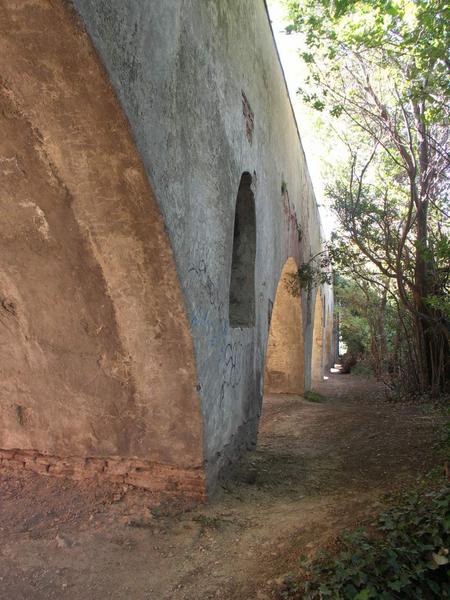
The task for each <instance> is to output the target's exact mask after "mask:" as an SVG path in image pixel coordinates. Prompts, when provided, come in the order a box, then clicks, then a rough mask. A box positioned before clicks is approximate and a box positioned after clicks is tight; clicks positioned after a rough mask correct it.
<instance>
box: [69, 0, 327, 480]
mask: <svg viewBox="0 0 450 600" xmlns="http://www.w3.org/2000/svg"><path fill="white" fill-rule="evenodd" d="M75 6H76V7H77V10H78V11H79V13H80V15H81V16H82V18H83V20H84V22H85V25H86V27H87V29H88V31H89V33H90V34H91V37H92V39H93V41H94V44H95V45H96V47H97V49H98V51H99V54H100V56H101V58H102V60H103V61H104V64H105V65H106V68H107V70H108V72H109V75H110V77H111V81H112V82H113V85H114V86H115V88H116V90H117V93H118V96H119V98H120V100H121V102H122V105H123V107H124V110H125V112H126V114H127V116H128V118H129V120H130V123H131V127H132V130H133V133H134V136H135V139H136V143H137V146H138V148H139V150H140V152H141V156H142V159H143V161H144V164H145V167H146V169H147V173H148V175H149V178H150V179H151V180H152V182H153V184H154V189H155V192H156V196H157V199H158V202H159V205H160V207H161V211H162V213H163V215H164V218H165V223H166V226H167V229H168V232H169V235H170V239H171V242H172V247H173V250H174V254H175V258H176V262H177V268H178V273H179V277H180V281H181V285H182V288H183V292H184V295H185V299H186V305H187V309H188V314H189V319H190V324H191V328H192V335H193V340H194V346H195V354H196V359H197V367H198V384H199V388H200V395H201V398H202V411H203V417H204V441H205V457H206V460H207V463H208V472H209V474H210V476H211V477H212V479H214V476H215V473H216V472H217V470H218V468H220V467H221V466H222V465H224V464H226V463H227V462H228V461H229V460H233V459H234V456H235V455H236V453H238V452H239V451H240V449H241V447H242V446H244V447H246V446H251V445H252V444H253V443H254V442H255V439H256V430H257V421H258V416H259V413H260V406H261V394H262V388H263V386H262V377H263V372H264V358H265V356H264V355H265V348H266V342H267V335H268V314H269V310H270V306H271V304H272V303H273V301H274V297H275V292H276V288H277V284H278V280H279V277H280V274H281V269H282V267H283V264H284V263H285V261H286V259H287V257H288V256H290V255H292V256H293V257H294V258H296V259H297V260H298V261H299V263H300V262H302V261H303V260H305V258H306V259H307V258H309V256H310V253H313V254H314V253H316V252H317V251H318V250H319V248H320V229H319V217H318V211H317V206H316V204H315V200H314V195H313V191H312V186H311V182H310V179H309V176H308V172H307V167H306V162H305V158H304V153H303V150H302V148H301V144H300V140H299V137H298V132H297V128H296V123H295V120H294V118H293V115H292V111H291V106H290V101H289V97H288V93H287V90H286V86H285V82H284V79H283V74H282V70H281V68H280V64H279V61H278V56H277V53H276V49H275V46H274V41H273V39H272V33H271V30H270V24H269V20H268V17H267V13H266V10H265V6H264V3H263V2H262V1H258V2H255V1H254V0H239V1H237V0H223V1H221V2H215V1H212V0H209V1H208V0H207V1H205V2H187V3H186V2H182V1H181V0H166V1H165V2H154V1H152V0H142V1H141V2H131V3H128V2H122V0H107V1H106V0H104V1H102V0H75ZM244 171H248V172H249V173H252V175H253V182H254V186H255V190H254V195H255V203H256V232H257V234H256V235H257V249H256V269H255V273H256V281H255V286H256V324H255V327H254V328H248V329H244V328H242V329H240V328H231V327H230V325H229V322H228V297H229V283H230V269H231V259H232V252H231V248H232V239H233V223H234V208H235V201H236V194H237V191H238V186H239V181H240V177H241V175H242V173H243V172H244ZM300 237H301V242H300V243H299V238H300ZM310 304H311V303H310V302H308V301H306V299H305V301H304V302H303V305H304V307H305V309H304V310H305V315H304V319H303V322H304V327H305V340H306V344H307V345H308V344H309V347H310V345H311V335H312V334H311V329H312V323H311V315H310V314H309V313H310V311H311V306H310ZM308 311H309V312H308Z"/></svg>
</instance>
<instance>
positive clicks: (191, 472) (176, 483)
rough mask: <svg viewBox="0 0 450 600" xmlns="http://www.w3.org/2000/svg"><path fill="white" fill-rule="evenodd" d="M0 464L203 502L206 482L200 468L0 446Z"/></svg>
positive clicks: (133, 459) (42, 473)
mask: <svg viewBox="0 0 450 600" xmlns="http://www.w3.org/2000/svg"><path fill="white" fill-rule="evenodd" d="M0 464H1V465H2V466H7V467H12V468H16V469H17V468H23V469H27V470H29V471H34V472H35V473H39V474H40V475H52V476H55V477H70V478H72V479H78V480H83V479H98V480H103V481H111V482H114V483H123V484H128V485H132V486H135V487H138V488H144V489H146V490H150V491H152V492H162V493H168V494H170V495H171V496H172V497H173V496H177V495H179V496H182V497H183V498H186V499H192V500H195V501H204V500H205V499H206V491H205V488H206V485H205V477H204V471H203V469H202V468H199V469H182V468H179V467H174V466H171V465H163V464H158V463H152V462H150V461H144V460H140V459H135V458H120V457H107V458H98V457H87V458H80V457H76V456H73V457H65V458H61V457H59V456H51V455H48V454H41V453H40V452H37V451H35V450H18V449H8V450H1V449H0Z"/></svg>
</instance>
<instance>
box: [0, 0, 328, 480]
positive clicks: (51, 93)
mask: <svg viewBox="0 0 450 600" xmlns="http://www.w3.org/2000/svg"><path fill="white" fill-rule="evenodd" d="M73 6H74V8H75V11H76V12H77V14H78V16H79V17H80V21H79V22H78V23H77V22H76V15H75V14H72V13H71V11H70V9H69V4H68V3H67V2H66V1H65V0H58V1H54V2H52V3H48V2H45V1H44V0H26V1H24V2H20V3H19V2H10V3H6V6H5V5H3V6H2V7H0V18H1V21H0V25H1V28H2V36H1V37H0V50H1V56H0V63H1V67H2V73H3V74H4V75H3V76H4V80H2V88H1V89H2V90H3V97H4V102H5V106H7V107H8V108H7V109H6V114H7V115H8V114H16V113H17V115H18V117H17V123H16V124H14V125H12V124H11V122H10V121H11V119H9V120H8V118H7V119H6V122H7V123H6V125H5V127H6V128H8V127H9V128H10V129H7V130H5V131H6V132H7V136H13V137H14V136H17V139H18V140H20V144H21V145H22V146H21V148H22V147H23V151H22V150H21V152H17V153H15V152H14V149H12V148H11V146H8V143H7V142H6V141H0V148H1V153H2V156H4V158H6V160H7V161H10V162H6V163H5V162H3V163H1V166H2V168H6V169H7V175H6V176H7V177H10V176H11V177H12V178H13V179H11V188H10V189H11V191H10V192H9V193H8V194H6V196H5V199H4V202H6V203H7V209H8V210H10V207H11V203H14V205H15V206H19V205H20V203H21V202H22V203H23V204H24V206H21V208H20V211H22V212H21V213H20V215H19V216H17V215H15V216H14V217H10V218H11V219H12V220H11V222H10V223H9V224H8V225H7V226H5V227H6V233H7V234H8V232H9V236H10V237H9V238H8V237H6V238H5V239H6V240H7V241H6V242H3V244H4V247H5V249H4V251H2V258H1V260H2V263H5V265H6V266H5V268H4V269H3V273H4V282H3V284H2V285H3V287H2V293H3V295H4V304H5V306H6V307H7V308H6V309H5V308H4V309H3V311H4V313H2V316H3V318H4V319H5V318H6V319H8V321H7V323H8V328H9V329H8V331H9V333H8V334H6V335H9V336H11V337H10V338H8V339H10V340H11V342H10V343H11V344H12V346H13V348H14V353H13V355H11V356H9V357H7V359H6V360H7V362H6V363H5V364H7V365H8V367H7V373H8V377H7V378H6V379H5V381H6V382H7V383H6V384H4V385H3V392H4V395H3V407H4V409H3V413H4V414H5V415H6V417H2V418H4V419H5V421H4V425H3V426H2V427H1V428H0V429H1V430H0V440H1V441H0V446H2V445H3V447H6V448H11V447H12V446H14V445H15V446H16V447H18V448H34V447H38V449H39V450H41V451H44V452H47V453H58V452H61V453H66V454H67V453H75V454H77V455H83V453H84V454H85V455H86V454H88V455H95V456H97V455H98V456H103V455H114V456H115V455H118V456H127V457H130V456H131V457H132V458H142V459H145V460H150V461H157V462H161V463H164V464H169V465H176V466H177V467H180V468H186V467H194V468H198V467H202V468H203V466H204V468H205V472H206V475H207V479H208V484H209V486H210V487H212V486H213V485H214V482H215V481H216V478H217V475H218V473H219V471H220V470H221V469H223V468H224V467H226V466H227V464H229V463H230V462H232V461H234V460H235V459H236V458H237V457H238V456H239V454H240V453H241V452H242V451H243V450H244V449H246V448H250V447H253V445H254V444H255V442H256V433H257V427H258V418H259V415H260V411H261V402H262V390H263V375H264V363H265V353H266V347H267V339H268V331H269V322H270V314H271V310H272V307H273V303H274V299H275V294H276V290H277V285H278V281H279V279H280V276H281V272H282V268H283V265H284V264H285V262H286V260H287V258H288V257H293V259H295V261H296V262H297V264H301V263H302V262H305V261H307V260H308V259H309V257H310V256H312V255H315V254H316V253H317V252H319V251H320V249H321V235H320V222H319V215H318V210H317V206H316V203H315V199H314V194H313V190H312V185H311V182H310V179H309V176H308V171H307V165H306V161H305V157H304V153H303V150H302V147H301V143H300V139H299V136H298V131H297V126H296V122H295V119H294V117H293V113H292V109H291V105H290V100H289V97H288V93H287V89H286V86H285V82H284V79H283V73H282V70H281V67H280V64H279V60H278V56H277V52H276V49H275V45H274V41H273V38H272V33H271V29H270V24H269V20H268V16H267V13H266V9H265V5H264V3H263V1H262V0H261V1H255V0H221V1H220V2H217V1H216V0H204V1H203V0H202V1H201V2H200V1H193V0H190V1H188V2H186V1H184V0H164V1H155V0H139V1H138V0H135V1H133V2H123V0H73ZM83 28H85V30H86V31H87V34H88V35H87V34H86V33H84V32H83ZM91 41H92V43H93V44H94V46H95V48H96V50H97V52H98V56H99V59H100V62H101V63H103V65H104V67H106V71H107V73H108V77H106V76H105V73H104V72H103V69H102V67H101V66H100V62H99V60H98V58H97V56H96V54H95V53H94V51H93V49H92V48H91ZM108 79H109V81H110V82H111V84H112V87H113V89H114V91H115V93H116V94H117V97H118V99H119V102H120V105H121V109H122V111H123V114H122V111H121V109H120V106H119V103H118V102H117V100H116V98H115V95H114V92H113V91H112V89H111V87H110V85H109V81H108ZM8 111H10V112H8ZM11 111H12V112H11ZM14 111H15V112H14ZM15 118H16V117H14V119H15ZM14 119H13V120H14ZM126 120H128V123H129V125H130V127H131V132H132V136H133V138H134V141H133V139H132V138H131V136H130V132H129V131H128V127H127V122H126ZM19 121H20V124H19ZM11 127H13V128H12V129H11ZM14 127H16V128H17V131H16V130H15V129H14ZM5 139H6V138H5V136H3V140H5ZM18 143H19V142H18ZM5 144H6V146H5ZM25 158H26V160H27V161H28V162H27V164H26V165H25V163H24V164H22V162H21V161H24V160H25ZM141 161H142V164H141ZM16 163H17V164H16ZM4 165H6V167H4ZM10 171H11V172H10ZM24 172H25V173H27V172H29V173H30V174H31V173H32V174H33V176H32V177H30V178H29V179H28V180H27V178H26V177H24V175H23V173H24ZM243 173H248V174H250V175H251V181H252V184H251V185H252V193H253V198H254V205H255V217H256V253H255V260H254V263H255V264H254V269H255V272H254V280H255V283H254V285H255V298H254V306H255V311H254V313H255V314H254V325H252V326H244V327H236V326H235V327H233V326H231V325H230V321H229V298H230V275H231V264H232V255H233V251H232V249H233V237H234V224H235V208H236V196H237V193H238V188H239V183H240V181H241V176H242V174H243ZM14 177H15V179H14ZM19 180H20V186H22V187H21V188H20V190H21V191H20V192H19V191H17V192H16V191H15V190H16V186H17V185H18V184H17V181H19ZM34 181H35V182H36V183H34ZM148 182H151V183H150V185H149V183H148ZM8 203H9V204H8ZM10 212H11V211H10ZM11 232H12V233H11ZM8 239H9V241H8ZM17 252H18V253H19V255H18V256H19V258H14V256H15V255H17ZM327 297H328V301H326V302H328V305H329V304H330V303H329V300H330V297H329V296H327ZM16 305H17V315H15V314H12V312H14V310H15V309H14V306H16ZM301 305H302V311H303V314H302V319H301V322H302V328H303V339H304V342H305V350H304V356H305V365H304V373H305V388H306V389H308V387H309V386H310V370H311V345H312V329H313V323H312V320H313V319H312V315H313V309H314V302H313V294H312V293H310V294H308V293H306V292H303V294H302V298H301ZM8 307H10V309H8ZM8 311H9V312H8ZM5 312H6V313H8V314H5ZM11 332H12V333H11ZM30 332H31V333H30ZM55 406H56V407H57V411H56V413H57V414H58V417H57V421H55V422H54V423H52V418H54V407H55ZM17 407H19V408H17ZM26 415H29V416H26ZM31 415H33V417H32V418H31ZM27 419H28V421H27ZM33 419H35V421H33ZM32 422H33V423H34V424H33V426H31V425H29V424H30V423H32ZM27 423H28V425H27ZM10 428H12V431H13V432H14V433H13V437H12V438H11V437H8V435H9V434H8V433H6V431H7V430H8V429H10ZM33 432H34V433H33ZM86 432H88V433H86ZM33 436H34V437H33ZM5 444H6V446H5ZM200 470H201V469H200ZM180 477H181V476H180ZM192 485H194V484H192Z"/></svg>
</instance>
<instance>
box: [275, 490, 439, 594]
mask: <svg viewBox="0 0 450 600" xmlns="http://www.w3.org/2000/svg"><path fill="white" fill-rule="evenodd" d="M449 549H450V484H449V483H448V482H446V483H445V484H443V485H441V486H440V488H439V489H436V490H433V491H428V492H426V491H423V492H421V491H414V492H409V493H402V494H400V495H398V496H396V497H395V505H394V506H392V507H391V508H389V509H387V510H386V511H385V512H383V513H382V514H380V515H379V516H378V518H377V519H376V521H375V522H374V523H372V524H371V525H370V526H369V527H367V528H364V529H357V530H355V531H352V532H350V533H345V534H343V535H342V536H341V538H340V539H339V541H338V552H337V554H336V553H333V554H331V553H329V552H323V553H322V554H320V555H318V556H317V557H316V558H315V559H314V560H312V561H308V560H307V559H306V558H302V571H303V573H302V576H301V577H300V578H299V579H295V578H293V577H286V578H285V580H284V582H283V584H282V586H281V588H280V589H279V590H278V592H277V596H276V597H277V599H278V600H282V599H283V600H284V599H289V600H300V599H301V600H319V599H320V600H322V599H323V600H325V599H332V600H341V599H342V600H347V599H348V600H370V599H377V600H400V599H402V600H404V599H407V598H408V599H412V600H414V599H417V600H428V599H439V600H444V599H446V598H450V555H449Z"/></svg>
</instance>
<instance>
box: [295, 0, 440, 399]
mask: <svg viewBox="0 0 450 600" xmlns="http://www.w3.org/2000/svg"><path fill="white" fill-rule="evenodd" d="M287 3H288V6H289V11H290V16H291V18H292V25H291V26H290V27H289V28H288V30H297V31H301V32H302V33H303V34H304V39H305V44H306V49H305V52H303V54H302V57H303V60H304V61H305V62H306V63H307V64H308V66H309V77H308V78H307V79H306V81H305V85H304V87H302V89H301V90H300V93H301V95H302V97H303V99H304V100H305V101H306V102H307V103H309V104H310V105H311V106H313V107H314V108H316V109H317V110H319V111H323V112H327V113H328V114H329V115H330V116H331V117H334V118H336V119H338V120H339V122H340V123H341V124H340V125H338V127H337V132H338V136H339V138H340V139H341V141H342V142H343V144H344V147H345V148H346V149H347V157H348V159H347V162H346V164H345V165H341V166H337V167H336V170H335V173H334V176H333V180H332V181H331V183H330V185H329V187H328V190H327V191H328V195H329V197H330V198H331V201H332V206H333V208H334V210H335V212H336V214H337V217H338V220H339V223H340V236H339V237H340V239H339V240H338V243H337V250H335V255H338V256H339V257H340V260H341V262H342V261H343V262H344V263H347V265H348V264H351V268H352V270H353V274H354V275H355V276H357V277H358V276H361V277H365V278H366V280H367V278H368V279H370V280H372V282H376V284H377V285H379V286H380V288H381V289H387V290H389V294H391V295H392V294H393V293H395V295H396V297H397V298H398V300H399V302H400V304H401V307H402V310H406V311H407V312H408V314H409V315H410V318H411V322H412V325H413V327H412V331H411V335H412V337H413V340H414V345H415V347H416V353H415V354H416V363H417V364H416V368H417V369H418V375H419V376H418V387H419V389H420V391H422V392H423V391H426V390H429V389H431V390H432V391H433V392H437V391H439V390H441V389H442V388H443V387H444V385H445V381H446V379H447V377H448V371H449V362H448V349H449V319H450V315H449V314H448V300H447V301H446V297H447V298H448V292H449V275H450V268H449V263H450V251H449V248H450V247H449V241H448V225H446V219H447V218H448V211H449V205H448V200H447V199H446V196H448V191H449V183H448V166H449V150H448V135H449V134H448V131H449V130H448V121H449V119H448V116H449V114H448V99H449V80H448V77H447V72H448V67H449V66H450V58H449V53H448V52H449V51H448V48H449V26H448V23H450V8H449V5H448V3H447V2H445V1H442V0H416V1H415V2H411V1H409V0H371V1H369V0H367V1H358V0H353V1H351V0H347V1H343V0H336V1H335V2H330V1H329V0H289V1H288V2H287ZM368 264H369V265H370V267H369V268H368V266H367V265H368Z"/></svg>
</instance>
